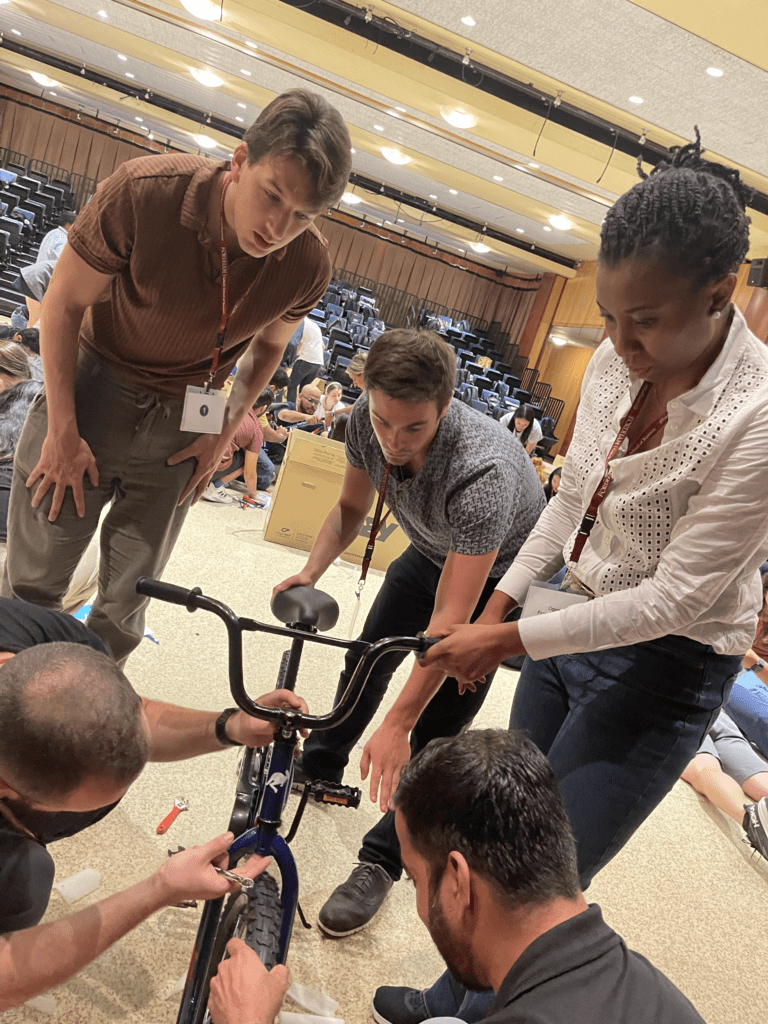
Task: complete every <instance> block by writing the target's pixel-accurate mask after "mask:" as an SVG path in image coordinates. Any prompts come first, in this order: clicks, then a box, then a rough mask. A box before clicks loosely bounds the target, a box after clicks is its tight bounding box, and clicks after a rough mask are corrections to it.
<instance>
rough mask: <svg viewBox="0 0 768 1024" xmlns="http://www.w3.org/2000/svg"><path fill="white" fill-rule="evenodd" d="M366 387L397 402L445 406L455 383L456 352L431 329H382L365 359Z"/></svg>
mask: <svg viewBox="0 0 768 1024" xmlns="http://www.w3.org/2000/svg"><path fill="white" fill-rule="evenodd" d="M365 386H366V387H367V388H368V389H369V390H371V389H373V390H374V391H381V392H382V393H383V394H385V395H387V397H388V398H395V399H397V400H398V401H400V402H435V403H436V404H437V408H438V410H439V411H441V412H442V410H443V409H444V408H445V407H446V405H448V403H449V402H450V400H451V398H452V396H453V390H454V388H455V386H456V353H455V352H454V351H453V349H452V348H451V346H450V345H448V344H447V343H446V342H444V341H443V339H442V338H440V337H438V335H437V334H435V333H434V331H419V330H416V329H415V328H413V327H398V328H396V329H395V330H393V331H384V333H383V334H380V335H379V336H378V338H377V339H376V340H375V341H374V343H373V345H371V350H370V352H369V353H368V358H367V359H366V362H365Z"/></svg>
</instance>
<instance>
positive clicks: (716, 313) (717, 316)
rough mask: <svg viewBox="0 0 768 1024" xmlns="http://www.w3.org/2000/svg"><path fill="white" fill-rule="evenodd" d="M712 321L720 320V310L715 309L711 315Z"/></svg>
mask: <svg viewBox="0 0 768 1024" xmlns="http://www.w3.org/2000/svg"><path fill="white" fill-rule="evenodd" d="M712 319H713V320H719V319H720V310H719V309H716V310H715V312H714V313H713V314H712Z"/></svg>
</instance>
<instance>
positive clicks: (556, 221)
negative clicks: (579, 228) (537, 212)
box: [547, 213, 573, 231]
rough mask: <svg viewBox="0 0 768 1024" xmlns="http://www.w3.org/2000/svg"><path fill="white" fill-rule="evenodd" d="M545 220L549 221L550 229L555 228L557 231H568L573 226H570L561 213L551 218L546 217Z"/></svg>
mask: <svg viewBox="0 0 768 1024" xmlns="http://www.w3.org/2000/svg"><path fill="white" fill-rule="evenodd" d="M547 219H548V220H549V223H550V224H551V225H552V227H553V228H557V230H558V231H570V229H571V228H572V227H573V224H571V222H570V221H569V220H568V218H567V217H564V216H563V215H562V214H561V213H556V214H553V215H552V216H551V217H548V218H547Z"/></svg>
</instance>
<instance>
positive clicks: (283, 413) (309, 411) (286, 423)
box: [267, 384, 322, 466]
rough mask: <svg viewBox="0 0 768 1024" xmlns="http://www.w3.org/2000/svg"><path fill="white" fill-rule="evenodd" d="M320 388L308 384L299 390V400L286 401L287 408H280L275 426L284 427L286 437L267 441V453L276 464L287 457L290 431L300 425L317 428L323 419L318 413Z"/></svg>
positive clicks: (275, 418)
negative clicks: (277, 440) (279, 440)
mask: <svg viewBox="0 0 768 1024" xmlns="http://www.w3.org/2000/svg"><path fill="white" fill-rule="evenodd" d="M321 397H322V396H321V394H320V389H319V388H316V387H315V385H314V384H306V385H305V386H304V387H303V388H302V389H301V391H300V392H299V401H298V403H296V402H286V403H285V408H283V409H280V410H278V412H277V414H276V416H275V417H274V420H275V427H276V428H280V427H282V428H283V429H284V430H285V438H284V439H283V440H282V441H281V442H279V443H277V442H274V441H272V442H268V443H267V455H268V457H269V458H270V459H271V461H272V462H273V463H274V465H275V466H279V465H281V463H282V461H283V459H284V458H285V442H286V440H287V438H288V431H289V430H293V429H294V428H296V427H298V428H299V429H302V428H310V429H315V428H318V427H319V426H320V425H321V423H322V420H321V419H320V417H319V416H318V415H317V407H318V405H319V404H320V399H321Z"/></svg>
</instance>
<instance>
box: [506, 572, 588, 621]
mask: <svg viewBox="0 0 768 1024" xmlns="http://www.w3.org/2000/svg"><path fill="white" fill-rule="evenodd" d="M588 600H589V598H588V597H587V595H586V594H572V593H570V592H569V591H567V590H561V589H560V588H559V587H558V585H557V584H556V583H539V582H538V581H534V582H533V583H531V586H530V588H529V589H528V593H527V594H526V597H525V604H524V605H523V614H522V615H521V616H520V618H521V619H527V618H528V616H529V615H546V614H547V613H548V612H559V611H561V610H562V609H563V608H567V607H568V605H571V604H581V603H582V602H583V601H588Z"/></svg>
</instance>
